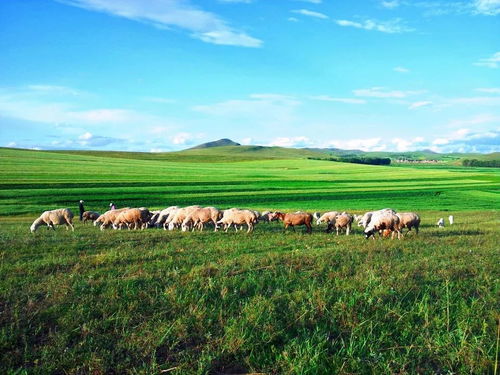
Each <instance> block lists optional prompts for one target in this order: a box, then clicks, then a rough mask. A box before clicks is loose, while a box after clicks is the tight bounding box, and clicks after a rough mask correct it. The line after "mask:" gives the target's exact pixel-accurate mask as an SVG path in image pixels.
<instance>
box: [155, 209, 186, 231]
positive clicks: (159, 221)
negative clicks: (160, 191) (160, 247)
mask: <svg viewBox="0 0 500 375" xmlns="http://www.w3.org/2000/svg"><path fill="white" fill-rule="evenodd" d="M179 208H180V207H179V206H170V207H167V208H165V209H164V210H161V211H160V212H159V213H158V216H157V217H156V220H155V221H154V222H153V225H154V226H156V227H157V228H159V227H161V226H163V224H165V221H166V220H167V219H168V218H169V217H170V215H172V214H173V213H174V212H175V211H177V210H178V209H179Z"/></svg>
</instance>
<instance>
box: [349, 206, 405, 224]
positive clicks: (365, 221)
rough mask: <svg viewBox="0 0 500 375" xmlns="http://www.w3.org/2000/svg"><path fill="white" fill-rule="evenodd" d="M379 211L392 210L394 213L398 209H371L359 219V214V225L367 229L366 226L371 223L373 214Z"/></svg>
mask: <svg viewBox="0 0 500 375" xmlns="http://www.w3.org/2000/svg"><path fill="white" fill-rule="evenodd" d="M378 212H390V213H392V214H394V215H395V214H396V211H394V210H393V209H392V208H383V209H382V210H378V211H369V212H366V213H365V214H364V215H363V216H361V218H360V219H359V216H358V220H357V221H358V227H363V228H365V229H366V227H367V226H368V224H370V220H371V218H372V216H373V214H375V213H378Z"/></svg>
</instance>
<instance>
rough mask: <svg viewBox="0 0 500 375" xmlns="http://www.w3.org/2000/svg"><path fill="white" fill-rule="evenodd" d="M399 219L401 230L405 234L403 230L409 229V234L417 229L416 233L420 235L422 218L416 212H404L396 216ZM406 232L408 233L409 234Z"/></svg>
mask: <svg viewBox="0 0 500 375" xmlns="http://www.w3.org/2000/svg"><path fill="white" fill-rule="evenodd" d="M396 215H397V216H398V217H399V230H400V231H401V233H403V228H408V232H409V231H411V229H412V228H415V233H416V234H418V227H419V226H420V217H419V216H418V215H417V214H416V213H414V212H403V213H397V214H396ZM408 232H406V233H408Z"/></svg>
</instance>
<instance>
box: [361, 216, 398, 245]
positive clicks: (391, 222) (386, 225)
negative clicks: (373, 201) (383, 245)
mask: <svg viewBox="0 0 500 375" xmlns="http://www.w3.org/2000/svg"><path fill="white" fill-rule="evenodd" d="M386 229H389V230H391V231H392V236H391V238H394V233H397V234H398V239H400V238H401V232H400V230H399V217H398V216H397V215H395V214H393V213H392V212H389V211H382V212H377V213H374V214H373V215H372V217H371V220H370V223H369V224H368V225H367V226H366V228H365V231H364V233H365V238H367V239H368V238H370V237H372V236H373V239H375V236H374V234H375V233H376V232H382V231H384V230H386Z"/></svg>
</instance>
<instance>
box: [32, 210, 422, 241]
mask: <svg viewBox="0 0 500 375" xmlns="http://www.w3.org/2000/svg"><path fill="white" fill-rule="evenodd" d="M73 217H74V215H73V213H72V212H71V210H70V209H68V208H61V209H57V210H52V211H45V212H44V213H43V214H42V215H41V216H40V217H39V218H38V219H36V220H35V221H34V222H33V224H32V225H31V228H30V229H31V232H35V231H36V230H37V228H39V227H40V226H47V228H48V229H50V228H52V229H55V228H54V226H55V225H66V229H69V228H71V229H72V230H74V226H73ZM80 219H81V220H83V222H84V223H85V222H87V221H92V222H93V223H94V226H96V227H97V226H98V227H100V229H101V230H105V229H106V228H113V229H146V228H163V229H165V230H174V229H180V230H182V231H189V230H192V231H194V230H199V231H202V230H203V229H204V228H205V227H206V226H213V228H214V231H217V230H218V229H222V230H224V231H226V232H227V231H228V230H229V229H230V228H231V227H233V228H234V229H235V230H242V229H243V228H244V227H246V229H247V233H249V232H252V231H253V229H254V226H255V225H256V224H257V223H259V222H271V221H282V222H283V224H284V228H285V230H286V229H287V228H289V227H292V228H294V227H295V226H301V225H303V226H305V227H306V232H307V233H311V232H312V224H313V222H314V220H316V224H317V225H320V224H326V225H327V229H326V231H327V232H330V231H332V230H334V229H335V231H336V233H337V235H339V233H342V232H345V234H346V235H349V233H350V232H351V227H352V224H353V222H356V223H357V225H358V226H360V227H363V230H364V235H365V237H366V238H370V237H372V238H375V237H374V235H375V234H376V233H379V234H380V235H382V236H384V237H387V236H389V235H390V236H391V237H392V238H394V236H395V235H397V237H398V239H399V238H401V235H402V234H403V230H404V229H405V228H406V229H407V230H408V232H409V231H411V230H412V229H415V233H417V234H418V229H419V226H420V217H419V216H418V215H417V214H416V213H414V212H406V213H399V212H396V211H394V210H392V209H390V208H386V209H382V210H378V211H370V212H366V213H365V214H364V215H351V214H349V213H347V212H339V211H329V212H326V213H324V214H321V213H319V212H315V213H313V214H311V213H307V212H302V211H297V212H294V213H283V212H279V211H275V212H271V211H266V212H263V213H260V212H258V211H254V210H242V209H238V208H230V209H227V210H220V209H218V208H215V207H201V206H189V207H178V206H171V207H168V208H165V209H164V210H161V211H149V210H148V209H147V208H145V207H141V208H129V207H126V208H121V209H112V210H109V211H107V212H105V213H104V214H102V215H101V214H99V213H97V212H94V211H85V212H83V213H81V216H80Z"/></svg>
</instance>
